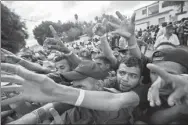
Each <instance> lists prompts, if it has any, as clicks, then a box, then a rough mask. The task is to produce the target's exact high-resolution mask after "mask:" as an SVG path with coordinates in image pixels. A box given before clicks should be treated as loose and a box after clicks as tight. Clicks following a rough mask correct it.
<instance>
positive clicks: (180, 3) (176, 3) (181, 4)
mask: <svg viewBox="0 0 188 125" xmlns="http://www.w3.org/2000/svg"><path fill="white" fill-rule="evenodd" d="M184 5H185V1H164V2H163V4H162V7H165V6H177V7H179V8H180V13H183V7H184Z"/></svg>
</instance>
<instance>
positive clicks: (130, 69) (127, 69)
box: [118, 63, 140, 74]
mask: <svg viewBox="0 0 188 125" xmlns="http://www.w3.org/2000/svg"><path fill="white" fill-rule="evenodd" d="M118 71H125V72H129V73H134V74H140V69H139V68H138V67H127V66H126V65H125V64H124V63H121V64H120V65H119V68H118Z"/></svg>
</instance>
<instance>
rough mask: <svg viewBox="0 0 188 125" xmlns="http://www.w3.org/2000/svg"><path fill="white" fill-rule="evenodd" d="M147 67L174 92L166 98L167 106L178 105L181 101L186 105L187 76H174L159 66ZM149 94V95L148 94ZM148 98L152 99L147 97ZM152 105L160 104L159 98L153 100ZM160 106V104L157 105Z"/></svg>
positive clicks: (187, 93) (158, 80)
mask: <svg viewBox="0 0 188 125" xmlns="http://www.w3.org/2000/svg"><path fill="white" fill-rule="evenodd" d="M147 67H148V68H149V69H150V70H152V71H154V72H156V73H157V74H158V75H159V77H160V78H161V79H163V80H164V81H165V84H171V86H172V87H173V89H174V91H173V92H172V93H171V94H170V96H169V97H168V104H169V105H170V106H173V105H174V104H179V102H181V100H182V99H183V100H184V102H185V103H187V104H188V75H187V74H181V75H174V74H170V73H168V72H166V71H165V70H163V69H161V68H160V67H159V66H156V65H154V64H148V65H147ZM160 81H161V80H160V79H157V82H160ZM148 94H151V93H148ZM148 97H152V96H151V95H148ZM153 100H154V101H157V102H154V103H157V104H158V102H160V100H159V98H158V99H157V98H155V99H153ZM159 105H160V104H159Z"/></svg>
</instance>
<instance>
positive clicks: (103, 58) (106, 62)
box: [95, 55, 112, 68]
mask: <svg viewBox="0 0 188 125" xmlns="http://www.w3.org/2000/svg"><path fill="white" fill-rule="evenodd" d="M95 59H99V60H102V61H103V62H104V63H105V64H109V65H110V68H112V63H111V61H110V60H109V59H108V58H107V57H106V56H103V55H98V56H97V57H95Z"/></svg>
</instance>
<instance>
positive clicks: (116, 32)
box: [111, 30, 131, 39]
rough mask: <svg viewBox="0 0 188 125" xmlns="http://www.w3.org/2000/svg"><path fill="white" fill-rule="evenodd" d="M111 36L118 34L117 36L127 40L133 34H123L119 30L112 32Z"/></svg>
mask: <svg viewBox="0 0 188 125" xmlns="http://www.w3.org/2000/svg"><path fill="white" fill-rule="evenodd" d="M111 34H116V35H119V36H122V37H124V38H126V39H128V38H130V37H131V34H130V33H129V32H121V31H119V30H116V31H112V32H111Z"/></svg>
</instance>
